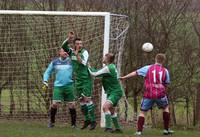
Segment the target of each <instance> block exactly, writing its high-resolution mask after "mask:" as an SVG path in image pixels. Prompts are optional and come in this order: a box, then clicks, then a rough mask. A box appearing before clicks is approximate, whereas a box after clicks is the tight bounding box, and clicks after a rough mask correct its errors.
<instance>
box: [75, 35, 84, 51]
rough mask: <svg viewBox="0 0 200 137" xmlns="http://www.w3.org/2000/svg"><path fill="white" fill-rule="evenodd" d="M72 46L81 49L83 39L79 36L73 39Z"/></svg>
mask: <svg viewBox="0 0 200 137" xmlns="http://www.w3.org/2000/svg"><path fill="white" fill-rule="evenodd" d="M74 46H75V47H74V48H75V50H76V49H82V48H83V41H82V40H81V39H80V38H75V39H74Z"/></svg>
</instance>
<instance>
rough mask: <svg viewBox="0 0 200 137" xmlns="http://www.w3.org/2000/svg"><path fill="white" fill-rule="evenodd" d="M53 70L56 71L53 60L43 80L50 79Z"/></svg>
mask: <svg viewBox="0 0 200 137" xmlns="http://www.w3.org/2000/svg"><path fill="white" fill-rule="evenodd" d="M53 71H54V68H53V63H52V62H51V63H50V64H49V66H48V68H47V69H46V71H45V72H44V75H43V81H48V79H49V77H50V76H51V74H52V72H53Z"/></svg>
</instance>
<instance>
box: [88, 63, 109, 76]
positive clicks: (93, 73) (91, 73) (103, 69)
mask: <svg viewBox="0 0 200 137" xmlns="http://www.w3.org/2000/svg"><path fill="white" fill-rule="evenodd" d="M89 72H90V75H92V76H95V77H97V76H100V75H103V74H106V73H110V70H109V68H108V66H105V67H103V68H102V69H100V70H98V71H96V72H92V69H91V68H89Z"/></svg>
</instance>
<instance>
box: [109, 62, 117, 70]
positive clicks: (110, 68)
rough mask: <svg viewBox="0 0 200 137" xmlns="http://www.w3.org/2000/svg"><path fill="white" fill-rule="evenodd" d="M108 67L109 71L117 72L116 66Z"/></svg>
mask: <svg viewBox="0 0 200 137" xmlns="http://www.w3.org/2000/svg"><path fill="white" fill-rule="evenodd" d="M107 67H108V69H109V70H110V71H113V70H114V71H115V70H116V66H115V64H113V63H111V64H108V65H107Z"/></svg>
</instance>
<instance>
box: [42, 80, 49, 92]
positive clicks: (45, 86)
mask: <svg viewBox="0 0 200 137" xmlns="http://www.w3.org/2000/svg"><path fill="white" fill-rule="evenodd" d="M47 89H48V83H47V82H46V81H44V82H43V86H42V91H44V92H47Z"/></svg>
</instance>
